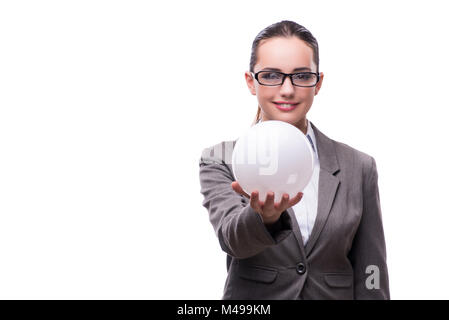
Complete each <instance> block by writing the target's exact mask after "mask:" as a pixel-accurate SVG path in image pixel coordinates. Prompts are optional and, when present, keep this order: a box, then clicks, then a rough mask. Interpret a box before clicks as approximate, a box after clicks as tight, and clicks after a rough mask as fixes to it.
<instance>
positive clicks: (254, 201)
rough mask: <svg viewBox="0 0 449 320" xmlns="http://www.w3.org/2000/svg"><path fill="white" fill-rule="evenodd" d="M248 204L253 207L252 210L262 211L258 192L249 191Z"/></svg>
mask: <svg viewBox="0 0 449 320" xmlns="http://www.w3.org/2000/svg"><path fill="white" fill-rule="evenodd" d="M250 206H251V207H252V208H253V209H254V211H256V212H259V213H261V212H262V206H261V202H260V201H259V192H257V191H253V192H252V193H251V198H250Z"/></svg>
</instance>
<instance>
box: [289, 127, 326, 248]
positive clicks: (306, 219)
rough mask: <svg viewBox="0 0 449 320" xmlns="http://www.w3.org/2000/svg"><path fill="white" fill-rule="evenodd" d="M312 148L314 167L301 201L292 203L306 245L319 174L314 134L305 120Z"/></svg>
mask: <svg viewBox="0 0 449 320" xmlns="http://www.w3.org/2000/svg"><path fill="white" fill-rule="evenodd" d="M306 136H307V138H308V140H309V141H310V144H311V145H312V149H313V151H314V160H315V161H314V165H315V166H314V168H313V174H312V178H311V179H310V182H309V183H308V184H307V186H306V187H305V189H304V190H303V191H302V192H303V193H304V195H303V196H302V199H301V201H299V202H298V203H297V204H296V205H294V206H293V207H292V208H293V211H294V212H295V216H296V220H297V221H298V225H299V228H300V230H301V235H302V240H303V243H304V245H306V243H307V241H308V239H309V236H310V233H311V232H312V228H313V225H314V224H315V218H316V214H317V208H318V180H319V176H320V162H319V159H318V151H317V149H316V140H315V134H314V133H313V129H312V126H311V125H310V122H309V120H307V134H306Z"/></svg>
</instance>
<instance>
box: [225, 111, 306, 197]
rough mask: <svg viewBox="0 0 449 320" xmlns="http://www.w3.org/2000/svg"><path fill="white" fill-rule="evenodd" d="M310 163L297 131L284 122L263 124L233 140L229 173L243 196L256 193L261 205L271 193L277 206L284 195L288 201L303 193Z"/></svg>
mask: <svg viewBox="0 0 449 320" xmlns="http://www.w3.org/2000/svg"><path fill="white" fill-rule="evenodd" d="M313 161H314V158H313V150H312V146H311V145H310V142H309V141H308V139H307V137H306V136H305V135H304V133H302V131H301V130H299V129H298V128H296V127H295V126H293V125H291V124H289V123H287V122H284V121H278V120H267V121H262V122H259V123H258V124H256V125H254V126H252V127H251V128H250V129H249V130H248V131H247V133H246V134H244V135H243V136H242V137H240V138H239V139H238V140H237V142H236V144H235V146H234V150H233V153H232V170H233V173H234V177H235V179H236V181H237V182H238V183H239V184H240V186H241V187H242V189H243V190H244V191H245V192H246V193H247V194H249V195H251V193H252V192H253V191H256V190H257V191H258V192H259V200H260V201H264V202H265V199H266V195H267V193H268V192H269V191H272V192H274V194H275V198H274V201H275V202H279V201H280V200H281V198H282V195H283V194H284V193H287V194H289V196H290V199H291V198H293V197H295V196H296V195H297V194H298V192H301V191H303V190H304V188H305V187H306V186H307V184H308V183H309V181H310V179H311V178H312V173H313V167H314V163H313Z"/></svg>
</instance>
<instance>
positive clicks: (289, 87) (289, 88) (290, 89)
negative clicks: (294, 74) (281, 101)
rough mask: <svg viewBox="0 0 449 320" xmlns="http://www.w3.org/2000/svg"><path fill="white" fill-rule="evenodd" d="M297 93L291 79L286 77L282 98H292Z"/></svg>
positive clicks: (281, 92)
mask: <svg viewBox="0 0 449 320" xmlns="http://www.w3.org/2000/svg"><path fill="white" fill-rule="evenodd" d="M294 92H295V87H294V86H293V83H292V81H291V80H290V77H285V80H284V83H283V84H282V85H281V91H280V94H281V95H282V96H290V95H292V94H293V93H294Z"/></svg>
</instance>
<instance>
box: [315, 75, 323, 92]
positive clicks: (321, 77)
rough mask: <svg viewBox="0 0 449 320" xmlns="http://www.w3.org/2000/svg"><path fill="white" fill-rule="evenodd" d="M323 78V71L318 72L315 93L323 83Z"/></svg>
mask: <svg viewBox="0 0 449 320" xmlns="http://www.w3.org/2000/svg"><path fill="white" fill-rule="evenodd" d="M323 79H324V73H322V72H320V81H318V83H317V84H316V86H315V95H317V94H318V92H319V91H320V89H321V85H322V84H323Z"/></svg>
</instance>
